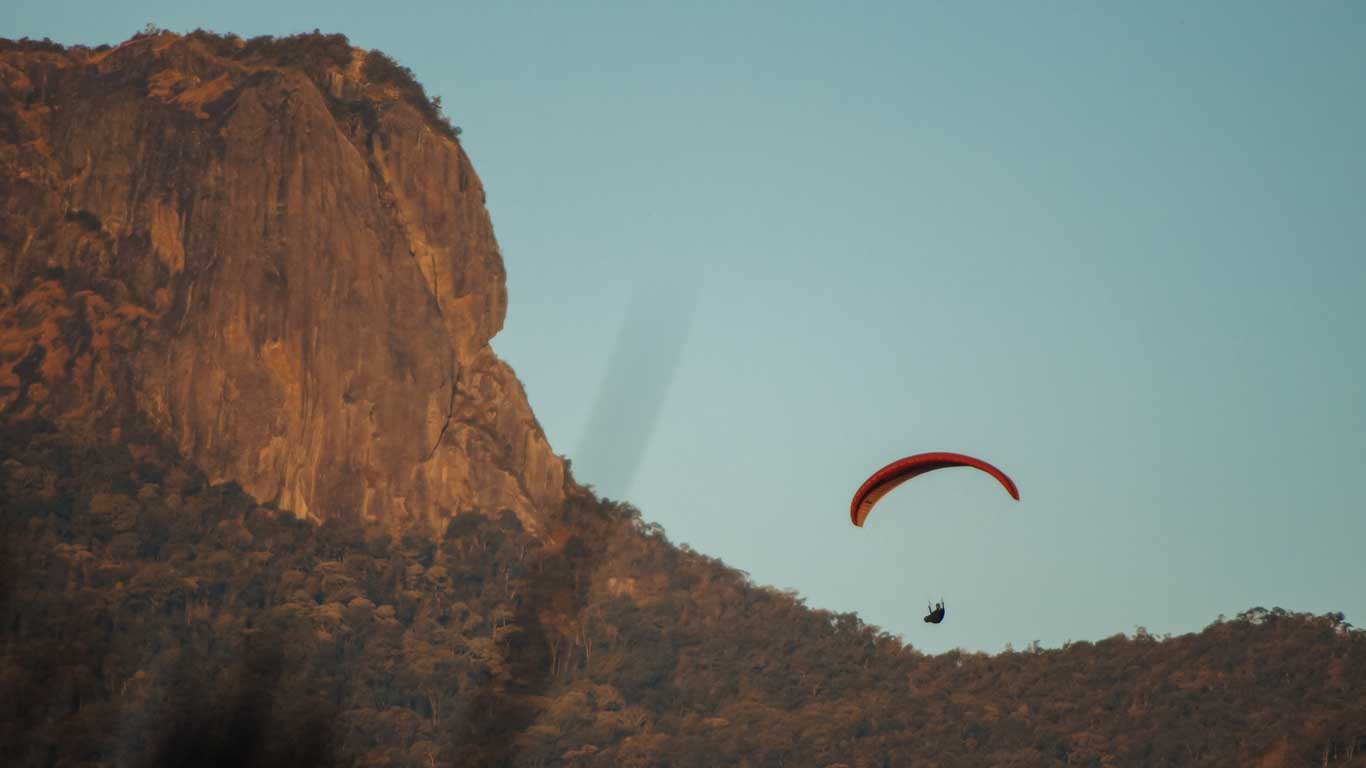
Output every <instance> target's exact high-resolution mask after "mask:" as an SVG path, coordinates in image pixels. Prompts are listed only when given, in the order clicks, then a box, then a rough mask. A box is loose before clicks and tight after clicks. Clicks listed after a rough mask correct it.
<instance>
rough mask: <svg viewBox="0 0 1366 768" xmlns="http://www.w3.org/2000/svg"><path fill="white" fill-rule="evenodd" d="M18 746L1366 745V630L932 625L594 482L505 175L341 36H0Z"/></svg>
mask: <svg viewBox="0 0 1366 768" xmlns="http://www.w3.org/2000/svg"><path fill="white" fill-rule="evenodd" d="M0 80H2V81H3V87H2V88H0V185H3V193H4V197H3V200H4V203H3V212H2V213H0V755H3V756H4V757H5V760H4V763H5V764H6V765H14V766H40V765H41V766H49V765H91V766H94V765H109V766H230V765H231V766H240V765H249V766H277V765H279V766H284V765H290V766H322V765H328V766H342V765H346V766H436V765H480V766H503V765H515V766H655V765H659V766H721V765H737V766H807V765H812V766H826V767H827V768H837V767H838V766H845V767H846V768H848V767H851V766H906V765H925V766H981V765H992V766H1038V765H1069V766H1072V765H1079V766H1186V765H1209V766H1225V765H1256V766H1265V767H1267V768H1272V767H1274V766H1283V767H1287V768H1288V767H1290V766H1301V765H1366V633H1363V632H1362V631H1360V630H1357V629H1355V628H1353V627H1352V626H1351V625H1350V624H1348V623H1347V622H1346V621H1345V617H1344V616H1342V615H1341V614H1328V615H1323V616H1312V615H1307V614H1299V613H1293V612H1287V611H1285V610H1282V609H1280V608H1273V609H1271V610H1266V609H1263V608H1254V609H1252V610H1249V611H1247V612H1245V613H1243V614H1241V615H1239V616H1237V617H1235V618H1233V619H1228V620H1226V619H1223V618H1222V617H1221V618H1220V619H1219V620H1217V621H1215V622H1213V623H1212V624H1211V625H1210V626H1208V627H1206V628H1205V629H1204V630H1203V631H1201V632H1199V633H1193V634H1189V635H1184V636H1180V637H1154V636H1152V635H1150V634H1148V633H1147V632H1146V631H1144V630H1139V631H1138V632H1136V633H1135V634H1134V635H1133V636H1125V635H1122V634H1117V635H1115V636H1113V637H1110V638H1106V639H1103V640H1099V641H1096V642H1074V643H1069V644H1067V645H1066V646H1065V647H1063V648H1060V649H1043V648H1040V647H1038V646H1037V645H1035V646H1032V647H1030V648H1029V649H1027V650H1025V651H1014V650H1008V651H1006V652H1005V653H1001V654H995V655H989V654H980V653H966V652H962V651H955V652H952V653H947V654H941V655H937V656H931V655H926V654H922V653H920V652H918V651H917V650H916V649H915V648H913V647H912V646H910V645H908V644H906V643H905V642H903V641H902V640H901V639H900V638H897V637H893V636H891V635H888V634H887V633H885V632H882V631H880V630H879V629H877V628H876V627H871V626H868V625H866V624H864V623H863V622H862V621H861V620H860V619H859V618H858V617H857V616H856V615H854V614H850V613H835V612H830V611H825V610H815V609H811V608H808V607H807V606H805V605H804V604H803V602H802V600H801V599H800V598H799V597H797V596H796V595H794V594H792V593H788V592H782V591H777V590H773V589H770V588H766V587H762V586H758V585H755V584H753V583H752V582H751V581H750V580H749V578H748V577H747V576H746V575H745V574H744V573H742V572H739V571H736V570H735V569H733V568H730V567H727V566H726V565H725V564H724V563H721V562H719V561H716V560H714V559H711V558H708V557H705V556H703V555H701V554H699V553H696V552H693V551H691V550H689V549H688V548H686V547H681V546H676V545H674V544H672V543H671V542H669V540H668V538H667V536H666V535H665V534H664V532H663V531H662V530H661V529H659V527H658V526H655V525H652V524H649V523H647V522H645V521H644V520H643V519H642V517H641V514H640V512H639V511H638V510H636V509H634V508H633V507H631V506H630V505H627V504H622V503H617V502H612V501H607V500H603V499H599V498H597V497H595V496H594V495H593V494H592V493H590V492H589V491H588V490H587V489H585V488H583V487H580V486H579V485H577V484H576V483H575V482H574V481H573V479H572V477H571V476H570V474H569V472H568V468H567V463H566V462H565V461H563V460H562V459H560V458H559V457H558V456H556V455H555V454H554V453H553V452H552V451H551V450H550V448H549V446H548V445H547V444H546V441H545V437H544V435H543V434H542V433H541V430H540V429H539V427H538V426H537V424H536V421H535V418H534V416H533V415H532V413H531V410H530V408H529V406H528V405H527V402H526V397H525V394H524V393H523V391H522V388H521V386H520V384H519V383H518V381H517V379H516V377H515V375H514V374H513V373H512V371H511V370H510V369H509V368H508V367H507V366H506V365H505V364H503V363H502V362H501V361H499V360H498V359H497V358H496V357H495V356H494V355H493V353H492V352H491V350H490V349H489V346H488V342H489V339H490V338H491V337H492V336H493V334H494V333H496V332H497V330H498V327H499V326H500V325H501V323H502V319H503V315H504V312H505V311H506V305H507V299H506V291H505V287H504V282H503V268H502V263H501V259H500V257H499V254H498V250H497V246H496V243H495V241H494V239H493V234H492V228H491V225H490V223H489V219H488V215H487V212H486V211H485V209H484V206H483V192H482V190H481V187H480V185H479V181H478V178H477V176H476V175H475V174H474V172H473V170H472V168H471V166H470V163H469V160H468V158H467V157H466V156H465V154H464V153H463V151H462V150H461V147H460V144H459V134H458V130H457V129H455V128H453V127H452V126H451V125H450V123H449V122H448V121H447V120H446V119H445V118H444V116H443V115H442V112H441V108H440V105H439V104H438V103H436V102H434V101H433V100H430V99H428V98H427V96H426V94H425V93H424V92H423V90H422V88H421V86H420V85H419V84H418V83H417V82H416V80H415V79H414V78H413V77H412V75H411V73H409V72H407V71H406V70H404V69H403V68H402V67H399V66H398V65H396V64H395V63H394V62H393V61H392V60H390V59H389V58H387V57H385V56H384V55H383V54H380V53H376V52H364V51H358V50H356V49H353V48H352V47H351V46H350V45H349V43H348V42H347V41H346V39H345V38H343V37H341V36H336V35H332V36H328V35H320V34H313V35H300V36H296V37H292V38H286V39H271V38H258V39H253V40H241V39H239V38H235V37H232V36H219V35H214V34H209V33H204V32H196V33H194V34H190V35H184V36H178V35H172V34H168V33H149V34H144V35H139V36H137V37H135V38H133V39H132V40H129V41H127V42H125V43H123V44H121V45H119V46H115V47H107V46H102V47H100V48H95V49H86V48H80V47H72V48H66V47H62V46H59V45H55V44H52V43H49V42H45V41H44V42H34V41H18V42H14V41H0Z"/></svg>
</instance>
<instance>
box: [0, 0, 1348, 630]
mask: <svg viewBox="0 0 1366 768" xmlns="http://www.w3.org/2000/svg"><path fill="white" fill-rule="evenodd" d="M138 5H139V7H138V8H137V9H136V10H133V9H132V5H131V4H124V3H108V2H93V1H87V2H66V1H63V0H49V2H44V3H26V4H22V5H21V6H20V7H18V8H11V9H10V10H9V11H7V12H6V14H5V15H6V16H7V17H8V18H7V23H6V24H5V25H4V26H5V29H4V30H3V31H2V32H0V34H4V35H6V36H10V37H19V36H23V35H28V36H32V37H43V36H49V37H51V38H53V39H54V40H57V41H59V42H63V43H68V44H70V43H86V44H98V43H106V42H108V43H113V42H117V41H120V40H122V39H125V38H127V37H129V36H130V35H131V34H132V33H134V32H135V31H137V30H138V29H139V28H140V27H141V26H142V25H143V24H144V23H146V22H148V21H151V22H154V23H156V24H158V25H160V26H162V27H165V28H168V29H171V30H173V31H182V32H183V31H188V30H190V29H193V28H195V27H198V26H202V27H205V28H208V29H212V30H215V31H220V32H227V31H231V32H235V33H238V34H241V35H244V36H252V35H258V34H275V35H284V34H290V33H295V32H302V31H309V30H312V29H313V28H314V27H318V28H321V29H322V30H323V31H326V32H342V33H345V34H347V35H348V36H349V37H350V38H351V40H352V42H353V43H354V44H356V45H360V46H363V47H366V48H380V49H382V50H384V51H386V52H388V53H390V54H391V55H393V56H394V57H396V58H397V59H398V60H399V61H400V62H402V63H403V64H405V65H407V66H409V67H411V68H412V69H413V70H414V72H415V73H416V74H417V75H418V77H419V79H420V80H421V81H422V82H423V83H424V84H425V85H426V87H427V89H428V91H429V92H430V93H433V94H437V95H440V96H442V97H443V101H444V103H445V105H446V108H447V112H449V113H450V114H451V115H452V117H453V118H454V121H455V122H456V123H457V124H459V125H460V126H462V127H463V128H464V130H465V134H464V139H465V142H464V143H465V146H466V148H467V149H468V151H469V152H470V154H471V155H472V157H473V159H474V162H475V165H476V167H477V168H478V170H479V172H480V174H481V176H482V177H483V179H484V183H485V185H486V187H487V189H488V193H489V209H490V211H491V212H492V215H493V220H494V226H495V228H496V231H497V234H498V238H499V241H500V242H501V244H502V248H503V254H504V258H505V260H506V262H507V267H508V273H509V291H510V297H511V308H510V312H509V317H508V322H507V327H506V330H505V331H504V332H503V333H502V334H501V335H500V336H498V337H497V339H496V340H495V341H494V346H495V348H496V349H497V351H498V352H499V354H501V355H502V356H503V357H505V358H506V359H507V360H509V361H510V362H511V363H512V365H513V366H514V367H515V368H516V370H517V372H518V373H519V374H520V376H521V378H522V380H523V381H524V382H525V384H526V387H527V390H528V393H529V395H530V398H531V402H532V406H533V407H534V409H535V411H536V413H537V415H538V416H539V417H540V419H541V423H542V424H543V426H544V427H545V429H546V432H547V433H548V435H549V438H550V440H551V443H552V445H553V446H555V448H556V450H558V451H560V452H562V453H567V454H570V455H571V456H578V460H577V461H576V464H575V466H576V471H577V474H578V475H579V477H580V479H582V480H584V481H586V482H589V483H593V484H595V485H596V486H597V487H598V489H599V490H600V491H601V492H602V493H604V494H606V495H608V496H611V497H614V498H625V499H627V500H629V501H631V502H632V503H634V504H635V505H637V506H638V507H640V509H641V510H643V512H644V515H645V517H646V518H647V519H649V520H652V521H655V522H658V523H660V524H662V525H663V526H664V527H665V528H666V530H667V531H668V533H669V535H670V537H671V538H672V539H673V540H675V541H678V542H683V543H687V544H688V545H690V546H692V547H693V548H695V549H697V550H699V551H702V552H705V553H707V554H711V555H714V556H719V557H721V558H723V559H724V560H726V561H727V562H729V563H730V564H732V565H734V566H735V567H738V568H741V569H744V570H746V571H749V572H750V573H751V574H752V575H753V578H754V579H755V580H756V581H757V582H759V583H763V584H770V585H774V586H777V587H781V588H795V589H796V590H798V591H799V592H800V593H801V594H802V595H803V596H804V597H805V598H806V599H807V600H808V602H809V604H811V605H813V606H817V607H822V608H830V609H835V610H855V611H858V612H859V613H860V614H861V615H862V616H863V617H864V619H865V620H867V621H869V622H871V623H874V624H877V625H880V626H882V627H884V628H886V629H888V630H890V631H893V632H900V633H904V635H905V637H906V639H907V640H908V641H910V642H912V643H913V644H914V645H916V646H917V647H919V648H921V649H924V650H927V651H942V650H945V649H948V648H952V647H955V646H959V647H963V648H968V649H974V650H986V651H992V652H994V651H998V650H1000V649H1001V648H1002V647H1003V646H1004V645H1005V644H1006V643H1013V644H1015V645H1016V646H1017V647H1020V646H1023V645H1025V644H1027V643H1028V642H1030V641H1032V640H1036V639H1037V640H1040V641H1042V642H1043V644H1044V645H1048V646H1056V645H1058V644H1061V643H1062V642H1063V641H1065V640H1067V639H1069V638H1070V639H1074V640H1083V639H1088V640H1095V639H1099V638H1102V637H1106V636H1109V635H1111V634H1114V633H1116V632H1126V633H1132V632H1133V631H1134V628H1135V627H1136V626H1138V625H1142V626H1146V627H1147V628H1148V629H1149V630H1150V631H1152V632H1154V633H1159V634H1161V633H1166V632H1171V633H1173V634H1178V633H1184V632H1189V631H1197V630H1199V629H1200V628H1202V627H1204V626H1205V625H1206V624H1208V623H1209V622H1210V621H1212V620H1213V619H1214V618H1215V617H1216V616H1217V615H1218V614H1220V613H1224V614H1228V615H1232V614H1234V613H1237V612H1239V611H1241V610H1244V609H1246V608H1249V607H1252V606H1256V605H1262V606H1266V607H1271V606H1273V605H1280V606H1283V607H1286V608H1288V609H1293V610H1304V611H1313V612H1316V613H1321V612H1325V611H1330V610H1342V611H1345V612H1346V613H1347V616H1348V620H1349V621H1354V622H1356V623H1360V624H1366V590H1363V589H1362V585H1366V557H1364V556H1363V548H1362V546H1363V544H1362V543H1363V542H1366V514H1364V513H1366V504H1363V502H1362V501H1361V495H1360V491H1359V485H1360V478H1361V477H1362V476H1363V474H1366V148H1364V147H1366V143H1364V142H1366V140H1364V139H1363V137H1366V45H1364V44H1363V41H1366V5H1363V4H1361V3H1355V2H1316V3H1291V2H1284V3H1270V2H1259V3H1250V2H1227V3H1219V2H1204V3H1197V4H1187V3H1154V2H1142V3H1139V2H1134V3H1128V4H1119V3H1101V4H1098V3H1084V2H1071V3H1038V2H1036V3H1005V2H1002V3H975V4H946V3H938V2H934V3H901V2H889V3H880V4H872V3H858V4H852V3H851V4H842V3H841V4H837V3H824V4H815V3H796V2H782V3H768V4H760V3H743V4H732V3H724V4H723V3H705V4H689V6H690V7H687V8H683V7H680V6H682V5H683V4H676V3H641V2H622V3H612V4H608V3H576V4H562V3H543V4H500V3H488V2H480V3H468V4H466V3H445V2H443V3H430V4H417V3H403V2H390V3H374V2H365V3H356V2H336V1H335V0H329V2H299V3H289V4H283V3H265V2H259V1H258V0H244V1H243V2H234V3H222V2H185V1H184V0H176V1H175V2H170V1H165V2H161V1H158V2H144V3H140V4H138ZM570 6H574V7H572V8H571V7H570ZM633 302H634V303H633ZM633 307H634V308H633ZM628 315H629V316H630V317H631V318H633V320H634V323H633V328H634V330H632V331H630V332H628V333H626V334H625V335H623V334H622V331H621V328H622V324H623V322H625V320H626V319H627V317H628ZM619 340H620V343H619ZM614 360H615V361H617V363H616V364H613V362H612V361H614ZM609 369H610V370H613V371H616V373H614V374H611V375H609V374H608V371H609ZM600 393H608V395H609V397H608V403H609V407H599V406H595V403H597V402H599V400H600ZM595 408H596V410H595ZM627 414H630V415H631V417H630V419H627V421H628V422H629V423H628V427H629V428H628V429H626V430H625V431H624V432H617V431H613V428H614V427H613V425H614V424H615V425H616V426H620V424H621V422H622V420H623V417H624V415H627ZM614 418H615V419H616V421H615V422H614ZM590 423H593V424H597V425H599V428H598V429H597V430H596V431H595V434H593V435H590V434H585V433H586V432H587V431H588V428H587V427H588V425H589V424H590ZM604 425H605V426H604ZM604 435H607V437H604ZM930 450H956V451H962V452H966V453H971V454H975V455H979V456H982V457H983V458H986V459H988V460H989V461H992V462H994V463H996V464H998V465H999V466H1000V467H1002V468H1003V469H1005V470H1006V471H1007V472H1009V473H1010V474H1011V475H1012V476H1013V477H1014V478H1015V480H1016V481H1017V482H1018V484H1019V486H1020V490H1021V495H1022V501H1020V502H1019V503H1015V502H1012V501H1011V500H1010V499H1008V498H1007V497H1006V496H1005V494H1003V493H1002V492H1001V489H1000V488H999V487H998V486H996V485H995V483H994V482H992V481H991V480H990V478H987V477H986V476H984V475H979V474H976V473H973V472H971V471H970V470H954V471H946V472H940V473H937V474H935V475H929V476H926V477H923V478H921V479H919V480H917V481H916V482H915V483H913V484H908V485H906V486H903V487H902V488H901V489H900V490H898V491H897V492H896V493H895V494H893V495H892V496H889V497H888V498H887V499H886V500H884V502H883V503H882V504H881V505H880V507H879V508H878V509H877V510H876V511H875V512H874V515H873V516H872V517H871V518H870V519H869V522H868V525H867V527H866V528H864V529H861V530H860V529H855V528H853V527H852V526H851V525H850V524H849V522H848V516H847V515H848V502H849V498H850V495H851V494H852V492H853V491H854V489H855V488H856V487H857V486H858V484H859V483H860V482H861V481H862V480H863V478H864V476H865V475H866V474H867V473H869V472H871V471H872V470H874V469H876V468H878V467H879V466H881V465H882V464H883V463H885V462H887V461H889V460H891V459H893V458H897V457H899V456H902V455H906V454H910V453H916V452H920V451H930ZM941 594H942V595H943V596H944V597H945V598H947V599H948V601H949V606H950V614H949V620H948V621H947V622H945V623H944V624H943V625H941V626H939V627H934V628H929V627H927V626H926V625H924V624H922V623H921V621H920V615H921V612H922V609H923V607H924V603H925V601H926V599H927V598H930V597H935V598H937V597H939V596H940V595H941Z"/></svg>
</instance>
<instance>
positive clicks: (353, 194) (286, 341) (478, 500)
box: [0, 33, 566, 529]
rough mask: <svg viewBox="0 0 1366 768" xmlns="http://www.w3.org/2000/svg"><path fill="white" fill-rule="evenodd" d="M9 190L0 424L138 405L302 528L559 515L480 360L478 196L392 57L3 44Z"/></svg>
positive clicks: (215, 469)
mask: <svg viewBox="0 0 1366 768" xmlns="http://www.w3.org/2000/svg"><path fill="white" fill-rule="evenodd" d="M415 93H416V96H415ZM0 194H2V195H3V199H4V202H3V212H2V214H0V215H3V220H0V411H3V412H4V414H5V417H7V418H25V417H39V418H46V419H49V420H53V421H58V422H66V423H68V424H70V425H82V426H84V427H86V428H90V429H98V430H112V429H116V428H118V427H120V426H121V425H125V424H127V423H128V418H129V415H130V414H132V415H135V416H136V418H137V420H138V421H139V423H143V424H147V423H150V424H151V425H153V427H154V428H155V429H156V430H157V431H158V432H159V433H160V434H161V436H163V437H165V438H168V439H169V440H171V441H172V442H173V443H174V444H175V445H177V446H178V447H179V448H180V449H181V451H182V452H183V453H184V454H185V455H187V456H188V457H190V458H191V459H192V460H194V461H195V462H196V463H198V464H199V465H200V466H201V467H203V468H204V470H205V471H206V472H208V473H209V474H210V476H211V478H212V479H214V480H227V479H232V480H236V481H237V482H238V483H240V484H241V485H242V487H243V488H245V489H246V490H247V491H248V492H249V493H251V494H252V495H254V496H256V497H257V498H258V499H261V500H271V501H274V502H276V503H278V504H279V505H280V506H281V507H283V508H288V509H290V510H293V511H294V512H295V513H296V514H299V515H301V516H304V517H308V518H313V519H323V518H327V517H330V516H335V515H355V514H359V515H363V516H367V517H386V516H388V517H391V518H394V519H400V518H419V519H426V520H428V521H430V522H433V523H439V521H440V520H441V519H442V518H443V517H445V516H449V515H451V514H454V513H457V512H460V511H465V510H468V509H481V510H484V511H486V512H496V511H498V510H499V509H503V508H507V509H511V510H513V511H514V512H516V514H517V515H518V517H519V518H520V519H521V520H522V521H523V523H524V524H526V525H528V526H529V527H531V528H533V529H535V528H537V527H538V521H540V520H543V519H544V511H545V510H548V509H549V508H551V507H552V506H553V505H555V504H557V503H559V502H560V501H561V500H562V499H563V497H564V493H565V484H566V478H565V470H564V465H563V462H562V460H561V459H560V458H559V457H558V456H556V455H555V454H553V453H552V451H551V450H550V447H549V446H548V444H547V443H546V440H545V437H544V435H543V433H542V431H541V429H540V427H539V426H538V425H537V423H536V420H535V418H534V416H533V415H532V412H531V409H530V407H529V406H528V404H527V400H526V395H525V393H524V392H523V390H522V387H521V384H520V382H519V381H518V380H517V378H516V376H515V375H514V374H513V372H512V370H511V369H510V368H509V367H508V366H507V365H506V364H504V363H503V362H502V361H500V360H499V359H498V358H497V357H495V356H494V354H493V352H492V350H491V349H490V348H489V340H490V339H491V338H492V337H493V335H494V334H496V333H497V332H498V330H499V329H500V328H501V326H502V323H503V317H504V313H505V311H506V309H507V294H506V289H505V285H504V270H503V265H502V260H501V257H500V255H499V252H498V246H497V243H496V242H495V240H494V236H493V230H492V226H491V224H490V222H489V217H488V213H487V211H486V210H485V208H484V192H483V188H482V186H481V184H480V182H479V179H478V177H477V176H476V174H475V172H474V169H473V168H472V167H471V165H470V162H469V158H468V157H466V155H465V153H464V151H463V150H462V149H461V147H460V145H459V144H458V142H457V141H455V140H454V138H453V134H452V132H451V131H450V129H449V126H448V125H446V124H445V123H444V121H442V120H441V119H439V118H438V117H437V113H436V112H435V110H434V109H433V108H432V106H431V105H430V104H428V103H427V102H426V100H425V96H422V95H421V89H420V86H417V85H416V84H415V83H413V82H412V81H411V79H409V78H408V77H407V73H406V72H405V71H401V70H397V69H395V68H394V67H393V65H392V62H389V61H388V60H387V59H384V58H383V57H380V56H378V55H377V54H369V55H367V54H365V53H364V52H362V51H359V50H355V49H352V48H350V47H349V46H348V45H346V43H345V40H344V39H343V38H340V37H331V38H329V37H323V36H307V37H301V38H296V39H292V40H289V41H273V42H270V43H260V42H259V41H253V42H252V43H251V44H247V43H244V42H242V41H240V40H236V39H224V38H218V37H214V36H209V35H199V34H196V35H191V36H188V37H180V36H176V35H172V34H169V33H162V34H160V35H154V36H140V37H137V38H134V39H133V40H130V41H128V42H126V43H124V44H122V45H120V46H117V47H115V48H112V49H111V48H104V49H96V50H91V49H84V48H74V49H62V48H59V47H57V46H44V45H42V44H31V43H23V44H21V43H9V44H4V45H2V46H0Z"/></svg>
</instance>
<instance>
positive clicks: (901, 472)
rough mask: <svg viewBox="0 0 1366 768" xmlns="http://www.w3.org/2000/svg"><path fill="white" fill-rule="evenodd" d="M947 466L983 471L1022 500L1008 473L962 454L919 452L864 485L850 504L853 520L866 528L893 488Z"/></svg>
mask: <svg viewBox="0 0 1366 768" xmlns="http://www.w3.org/2000/svg"><path fill="white" fill-rule="evenodd" d="M947 467H973V468H976V469H980V470H982V471H983V472H986V473H987V474H989V475H991V476H992V477H994V478H996V479H997V480H998V481H999V482H1000V483H1001V485H1003V486H1005V489H1006V492H1007V493H1009V494H1010V495H1011V497H1012V498H1014V499H1015V500H1016V501H1019V500H1020V491H1019V489H1017V488H1016V487H1015V481H1013V480H1011V479H1010V478H1009V477H1007V476H1006V473H1004V472H1002V471H1001V470H999V469H997V468H996V467H993V466H992V465H990V464H988V463H986V462H985V461H982V460H981V459H974V458H973V457H971V456H964V455H963V454H961V453H917V454H916V455H914V456H907V457H906V458H904V459H898V460H897V461H894V462H892V463H891V464H888V465H887V466H885V467H883V468H882V469H879V470H878V471H876V472H874V473H873V476H872V477H870V478H868V479H867V480H866V481H865V482H864V483H863V485H861V486H859V489H858V492H857V493H855V494H854V500H853V502H851V503H850V504H849V518H850V519H851V520H853V521H854V525H857V526H862V525H863V521H864V520H865V519H867V517H868V513H869V512H870V511H872V509H873V505H874V504H876V503H877V502H878V500H879V499H881V498H882V497H883V496H886V495H887V494H888V493H891V491H892V489H893V488H896V487H897V486H898V485H901V484H902V483H904V482H906V481H907V480H910V479H911V478H913V477H916V476H917V475H923V474H925V473H926V472H933V471H934V470H936V469H945V468H947Z"/></svg>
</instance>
